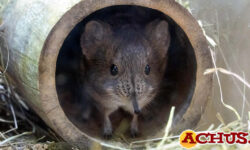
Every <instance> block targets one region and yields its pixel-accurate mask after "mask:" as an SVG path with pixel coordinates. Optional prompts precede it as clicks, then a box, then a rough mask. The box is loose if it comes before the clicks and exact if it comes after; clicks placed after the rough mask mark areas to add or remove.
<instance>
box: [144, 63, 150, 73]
mask: <svg viewBox="0 0 250 150" xmlns="http://www.w3.org/2000/svg"><path fill="white" fill-rule="evenodd" d="M144 72H145V74H146V75H149V73H150V66H149V65H146V67H145V71H144Z"/></svg>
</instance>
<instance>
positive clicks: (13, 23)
mask: <svg viewBox="0 0 250 150" xmlns="http://www.w3.org/2000/svg"><path fill="white" fill-rule="evenodd" d="M0 4H1V5H2V6H1V8H0V17H1V20H2V24H1V26H0V29H1V31H3V34H1V36H4V37H5V39H6V42H7V43H6V44H7V45H8V49H9V54H10V57H9V58H10V59H9V64H8V70H7V73H8V75H9V76H10V77H11V78H12V79H14V81H15V82H16V84H17V85H18V89H19V90H20V92H21V93H22V95H23V96H24V97H25V98H26V100H27V101H26V102H27V103H28V104H29V105H30V107H31V108H33V109H34V110H35V111H36V112H37V113H38V114H39V115H40V116H41V117H42V119H43V120H44V121H45V122H46V123H47V124H48V125H49V126H50V127H51V128H52V129H54V130H55V131H56V132H57V133H58V134H59V135H60V136H62V137H63V138H64V139H65V140H66V141H68V142H74V143H77V144H79V145H81V146H86V147H89V146H90V145H91V143H92V142H93V140H95V139H93V138H91V137H90V136H89V135H87V134H85V133H83V132H82V131H80V130H79V129H78V128H77V127H76V126H75V125H74V124H73V123H72V122H71V121H70V120H69V119H68V118H67V117H66V115H65V113H64V111H63V109H62V108H61V106H60V103H59V101H58V96H57V91H56V85H55V72H56V61H57V57H58V54H59V50H60V48H61V46H62V44H63V42H64V40H65V38H66V37H67V35H68V34H69V33H70V31H71V30H72V29H73V28H74V26H75V25H76V24H77V23H79V22H80V21H81V20H82V19H84V18H85V17H86V16H88V15H89V14H91V13H93V12H94V11H96V10H99V9H102V8H105V7H108V6H114V5H138V6H142V7H147V8H153V9H156V10H158V11H161V12H163V13H164V14H166V15H168V16H169V17H171V18H172V19H173V20H174V21H175V22H176V23H177V24H178V25H179V26H180V27H181V28H182V29H183V31H184V32H185V33H186V35H187V37H188V39H189V41H190V43H191V44H192V47H193V49H194V53H195V57H196V62H197V71H196V83H195V87H194V93H193V97H192V101H191V103H190V105H189V106H188V109H187V110H186V111H185V112H183V113H184V114H183V115H181V116H179V117H177V118H178V119H177V120H176V121H175V122H176V124H175V126H174V127H173V129H172V131H173V132H176V133H178V132H180V131H182V130H183V129H185V128H194V126H195V125H196V123H197V122H198V121H199V119H200V116H201V114H202V113H203V110H204V109H203V108H204V107H205V106H206V103H207V101H208V100H209V97H210V92H211V87H212V76H204V75H203V72H204V70H205V69H207V68H210V67H211V58H210V53H209V50H208V45H207V42H206V39H205V37H204V35H203V32H202V30H201V29H200V27H199V25H198V23H197V22H196V20H195V19H194V18H193V17H192V16H191V15H190V14H189V12H188V11H187V10H186V9H184V8H183V7H182V6H180V5H179V4H177V3H176V2H175V1H174V0H126V1H125V0H82V1H81V0H60V1H58V0H1V2H0ZM1 40H2V37H1ZM2 43H3V42H1V49H2V53H3V56H7V50H6V46H4V45H5V44H2ZM4 58H5V60H4V62H6V61H7V59H6V58H7V57H4ZM2 68H3V66H2Z"/></svg>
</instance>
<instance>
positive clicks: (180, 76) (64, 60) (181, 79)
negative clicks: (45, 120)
mask: <svg viewBox="0 0 250 150" xmlns="http://www.w3.org/2000/svg"><path fill="white" fill-rule="evenodd" d="M126 12H129V13H131V14H133V15H132V16H133V19H137V20H139V22H140V23H141V24H145V25H146V24H147V23H149V22H151V21H153V20H154V19H156V18H160V19H166V20H167V21H168V22H169V24H170V26H169V28H170V33H171V44H170V48H169V52H168V65H167V71H166V73H165V78H164V81H162V83H164V86H163V88H162V89H161V91H160V92H159V94H158V96H157V97H156V99H155V100H154V102H153V103H151V104H150V105H149V106H147V108H146V109H144V110H143V112H142V115H141V116H140V117H139V129H140V131H141V135H140V136H139V137H138V138H139V139H140V138H145V137H147V136H152V135H155V133H156V132H157V131H158V130H159V129H162V128H163V127H164V126H165V125H166V122H167V119H168V115H169V111H170V108H171V106H176V111H175V119H177V120H178V118H180V117H181V116H182V115H183V114H184V113H185V111H186V109H187V108H188V106H189V104H190V101H191V99H192V96H193V91H194V87H195V80H196V79H195V78H196V76H195V75H196V59H195V55H194V50H193V48H192V46H191V44H190V42H189V40H188V38H187V36H186V35H185V33H184V32H183V30H182V29H181V28H180V27H179V26H178V25H177V24H176V23H175V22H174V21H173V20H172V19H171V18H169V17H168V16H166V15H164V14H163V13H161V12H159V11H157V10H153V9H150V8H145V7H139V6H130V5H126V6H125V5H124V6H112V7H107V8H104V9H101V10H98V11H96V12H94V13H92V14H90V15H89V16H87V17H86V18H84V19H83V20H82V21H81V22H80V23H79V24H77V25H76V26H75V28H74V29H73V30H72V31H71V32H70V34H69V35H68V37H67V38H66V39H65V41H64V44H63V45H62V47H61V50H60V53H59V56H58V60H57V68H56V87H57V93H58V98H59V101H60V104H61V106H62V108H63V110H64V112H65V114H66V115H67V117H68V118H69V120H71V121H72V123H74V124H75V125H76V126H77V127H78V128H79V129H80V130H82V131H83V132H85V133H87V134H88V135H90V136H93V137H99V138H101V129H102V119H101V117H100V113H99V112H98V111H95V112H94V113H93V114H92V116H91V119H90V120H88V121H83V120H82V118H81V112H82V110H83V109H84V103H85V102H84V99H79V94H81V91H80V88H79V76H80V75H81V73H80V71H79V70H80V63H81V57H82V52H81V48H80V36H81V33H82V32H83V28H84V25H85V24H86V23H87V22H88V21H90V20H96V19H98V20H106V21H108V20H109V19H110V18H109V16H110V15H111V14H119V13H126ZM138 18H139V19H138ZM117 23H118V22H117ZM119 23H122V22H119ZM111 120H112V124H113V128H114V131H115V133H116V129H117V127H118V126H119V127H121V126H120V125H121V122H128V123H130V120H131V116H130V115H129V114H127V113H126V112H124V111H122V110H119V111H117V112H115V113H113V114H112V115H111ZM128 131H129V130H128ZM128 131H126V132H125V137H128V139H129V137H130V136H129V132H128ZM115 137H119V134H118V135H115ZM115 139H118V138H115Z"/></svg>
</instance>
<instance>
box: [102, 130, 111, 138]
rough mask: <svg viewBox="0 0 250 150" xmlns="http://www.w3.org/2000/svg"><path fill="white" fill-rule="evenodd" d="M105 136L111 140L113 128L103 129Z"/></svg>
mask: <svg viewBox="0 0 250 150" xmlns="http://www.w3.org/2000/svg"><path fill="white" fill-rule="evenodd" d="M103 137H104V138H105V139H107V140H109V139H111V137H112V129H111V130H109V129H108V130H107V129H106V130H105V129H104V131H103Z"/></svg>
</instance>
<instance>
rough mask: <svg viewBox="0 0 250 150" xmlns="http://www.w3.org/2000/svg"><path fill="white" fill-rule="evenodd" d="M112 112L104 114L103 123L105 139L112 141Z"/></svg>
mask: <svg viewBox="0 0 250 150" xmlns="http://www.w3.org/2000/svg"><path fill="white" fill-rule="evenodd" d="M111 113H112V112H111V111H106V112H104V122H103V137H104V138H105V139H110V138H111V137H112V132H113V130H112V123H111V121H110V118H109V116H110V114H111Z"/></svg>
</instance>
